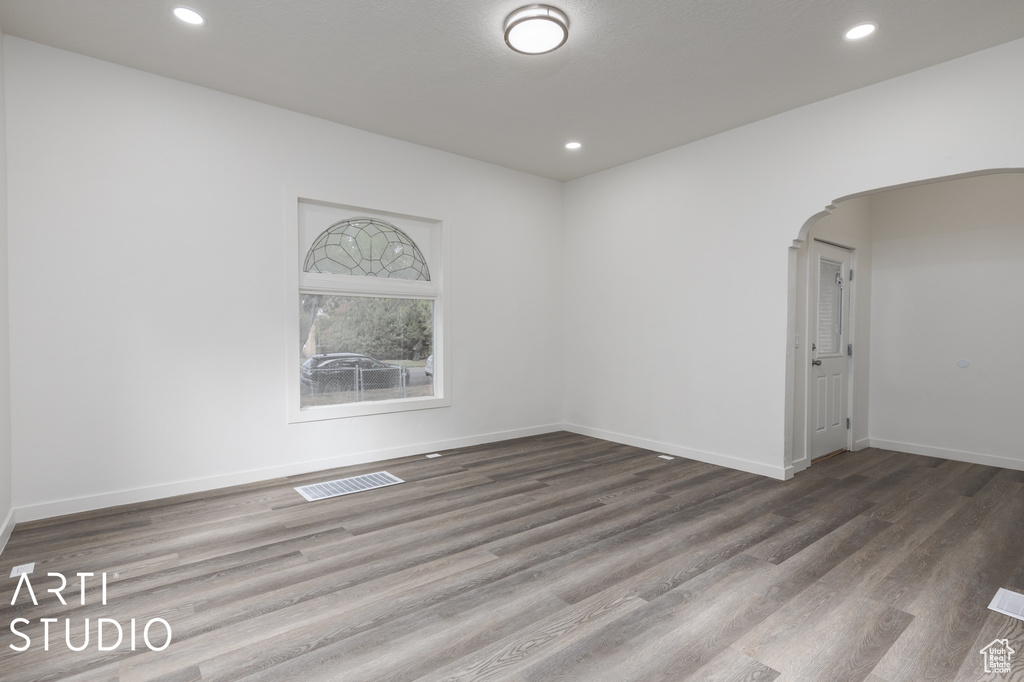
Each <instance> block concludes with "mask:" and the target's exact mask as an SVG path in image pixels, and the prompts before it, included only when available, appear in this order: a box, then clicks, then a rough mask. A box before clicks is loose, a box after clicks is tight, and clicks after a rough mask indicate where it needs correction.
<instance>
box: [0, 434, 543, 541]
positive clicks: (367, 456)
mask: <svg viewBox="0 0 1024 682" xmlns="http://www.w3.org/2000/svg"><path fill="white" fill-rule="evenodd" d="M562 430H563V425H562V424H548V425H544V426H534V427H529V428H523V429H512V430H509V431H496V432H493V433H482V434H477V435H474V436H465V437H463V438H453V439H450V440H445V441H437V442H433V443H417V444H414V445H408V446H403V447H399V448H389V449H386V450H371V451H367V452H359V453H350V454H346V455H340V456H338V457H329V458H327V459H317V460H310V461H306V462H296V463H293V464H288V465H285V466H279V467H269V468H265V469H252V470H248V471H240V472H237V473H234V474H226V475H223V476H209V477H205V478H195V479H189V480H185V481H176V482H174V483H165V484H160V485H154V486H146V487H141V488H132V489H129V490H118V491H115V492H110V493H101V494H99V495H89V496H84V497H76V498H70V499H65V500H55V501H53V502H43V503H41V504H33V505H27V506H24V507H16V508H15V509H14V510H12V515H13V519H14V520H15V521H16V522H17V523H23V522H26V521H37V520H39V519H48V518H52V517H55V516H64V515H66V514H77V513H80V512H87V511H93V510H95V509H105V508H107V507H117V506H120V505H122V504H134V503H136V502H149V501H152V500H159V499H162V498H165V497H174V496H176V495H189V494H192V493H200V492H206V491H209V490H216V489H218V488H227V487H230V486H234V485H244V484H246V483H258V482H260V481H268V480H272V479H275V478H283V477H285V476H297V475H301V474H309V473H313V472H316V471H323V470H326V469H336V468H338V467H344V466H352V465H356V464H367V463H369V462H378V461H384V460H389V459H396V458H398V457H409V456H412V455H419V454H426V453H430V452H437V451H438V450H451V449H454V448H465V447H472V446H474V445H483V444H484V443H494V442H498V441H503V440H511V439H513V438H523V437H526V436H539V435H541V434H545V433H552V432H554V431H562ZM9 521H10V518H9ZM10 526H11V529H13V526H14V524H13V523H10ZM7 532H8V536H9V535H10V530H8V531H7Z"/></svg>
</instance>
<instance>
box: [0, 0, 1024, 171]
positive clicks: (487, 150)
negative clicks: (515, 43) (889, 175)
mask: <svg viewBox="0 0 1024 682" xmlns="http://www.w3.org/2000/svg"><path fill="white" fill-rule="evenodd" d="M182 4H185V5H187V6H189V7H193V8H194V9H196V10H198V11H200V12H201V13H202V14H203V15H204V16H205V17H206V18H207V24H206V25H205V26H202V27H199V28H195V27H190V26H187V25H185V24H182V23H181V22H179V21H177V20H176V19H174V18H173V17H172V16H171V14H170V10H171V8H172V7H174V6H175V3H173V2H171V1H170V0H167V1H165V0H89V1H88V2H84V1H83V0H0V26H2V27H3V30H4V32H5V33H7V34H10V35H15V36H19V37H22V38H26V39H28V40H33V41H36V42H39V43H43V44H46V45H52V46H54V47H59V48H62V49H66V50H70V51H73V52H78V53H81V54H85V55H89V56H92V57H97V58H99V59H104V60H107V61H110V62H114V63H117V64H123V65H126V66H130V67H134V68H138V69H142V70H145V71H150V72H152V73H156V74H160V75H164V76H169V77H171V78H176V79H179V80H182V81H187V82H190V83H196V84H199V85H203V86H207V87H211V88H215V89H217V90H222V91H224V92H229V93H233V94H237V95H241V96H243V97H248V98H251V99H254V100H258V101H261V102H267V103H269V104H274V105H277V106H281V107H285V108H288V109H292V110H295V111H299V112H303V113H306V114H311V115H314V116H318V117H321V118H325V119H328V120H332V121H337V122H339V123H344V124H346V125H349V126H353V127H356V128H361V129H363V130H368V131H372V132H376V133H380V134H383V135H388V136H390V137H395V138H398V139H402V140H408V141H411V142H416V143H419V144H422V145H426V146H429V147H434V148H437V149H443V150H446V151H449V152H453V153H456V154H461V155H463V156H468V157H472V158H476V159H482V160H484V161H489V162H492V163H496V164H499V165H502V166H507V167H509V168H514V169H518V170H523V171H527V172H530V173H535V174H537V175H542V176H546V177H549V178H554V179H557V180H569V179H573V178H577V177H580V176H583V175H587V174H589V173H593V172H596V171H599V170H603V169H606V168H610V167H612V166H616V165H619V164H622V163H625V162H628V161H632V160H635V159H638V158H641V157H644V156H648V155H650V154H653V153H656V152H660V151H664V150H666V149H670V148H672V147H676V146H678V145H681V144H685V143H687V142H692V141H694V140H697V139H700V138H703V137H707V136H709V135H713V134H715V133H718V132H722V131H724V130H728V129H730V128H734V127H737V126H740V125H743V124H746V123H750V122H752V121H755V120H759V119H762V118H765V117H768V116H771V115H773V114H776V113H780V112H782V111H786V110H788V109H793V108H795V107H798V106H802V105H804V104H809V103H811V102H815V101H819V100H821V99H824V98H827V97H830V96H833V95H836V94H839V93H842V92H847V91H849V90H853V89H856V88H859V87H862V86H865V85H869V84H871V83H876V82H879V81H882V80H885V79H888V78H892V77H894V76H898V75H900V74H904V73H908V72H910V71H915V70H917V69H920V68H923V67H926V66H930V65H933V64H937V63H940V62H943V61H947V60H950V59H954V58H956V57H959V56H963V55H965V54H969V53H971V52H976V51H978V50H981V49H984V48H987V47H991V46H994V45H998V44H1001V43H1004V42H1008V41H1010V40H1014V39H1017V38H1021V37H1024V2H1022V1H1021V0H970V1H968V0H899V1H898V2H897V1H893V0H831V1H828V2H824V1H822V0H603V1H597V0H557V1H554V2H552V3H551V4H554V5H555V6H557V7H560V8H561V9H563V10H564V11H566V12H567V14H568V15H569V21H570V35H569V41H568V43H566V45H565V46H564V47H562V48H561V49H560V50H558V51H556V52H554V53H551V54H548V55H539V56H527V55H521V54H517V53H515V52H513V51H511V50H509V49H508V47H507V46H506V45H505V43H504V41H503V40H502V31H501V28H502V21H503V19H504V18H505V16H506V15H508V13H509V12H511V11H512V10H513V9H515V8H516V7H519V6H521V5H523V4H529V3H528V2H521V1H519V0H401V1H399V0H187V2H185V1H183V2H182ZM865 20H873V21H876V22H878V23H879V24H880V29H879V31H878V33H877V34H876V35H874V36H872V37H871V38H868V39H867V40H865V41H862V42H860V43H851V42H847V41H844V40H843V39H842V33H843V31H845V29H847V28H849V27H850V26H852V25H853V24H855V23H858V22H861V21H865ZM569 140H578V141H580V142H582V143H583V148H582V149H580V150H578V151H575V152H570V151H567V150H565V149H564V148H563V145H564V144H565V142H568V141H569Z"/></svg>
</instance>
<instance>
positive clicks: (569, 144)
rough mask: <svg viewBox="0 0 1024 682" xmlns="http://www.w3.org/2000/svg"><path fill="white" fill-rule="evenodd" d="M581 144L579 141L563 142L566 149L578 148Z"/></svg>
mask: <svg viewBox="0 0 1024 682" xmlns="http://www.w3.org/2000/svg"><path fill="white" fill-rule="evenodd" d="M582 146H583V145H582V144H580V143H579V142H566V143H565V148H566V149H579V148H580V147H582Z"/></svg>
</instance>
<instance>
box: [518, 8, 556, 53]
mask: <svg viewBox="0 0 1024 682" xmlns="http://www.w3.org/2000/svg"><path fill="white" fill-rule="evenodd" d="M568 38H569V18H568V17H567V16H565V12H563V11H562V10H560V9H555V8H554V7H551V6H550V5H527V6H526V7H520V8H519V9H517V10H516V11H515V12H512V14H510V15H508V17H506V18H505V42H506V43H508V46H509V47H511V48H512V49H513V50H515V51H516V52H521V53H522V54H544V53H545V52H551V51H552V50H557V49H558V48H560V47H561V46H562V45H564V44H565V41H566V40H567V39H568Z"/></svg>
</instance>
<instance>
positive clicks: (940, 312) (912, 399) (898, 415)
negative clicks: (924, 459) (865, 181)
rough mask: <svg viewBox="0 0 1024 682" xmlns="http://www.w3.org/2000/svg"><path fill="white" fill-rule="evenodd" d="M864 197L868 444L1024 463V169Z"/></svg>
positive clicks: (1017, 465)
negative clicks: (868, 257)
mask: <svg viewBox="0 0 1024 682" xmlns="http://www.w3.org/2000/svg"><path fill="white" fill-rule="evenodd" d="M1017 136H1018V137H1020V133H1019V132H1018V134H1017ZM870 199H871V216H872V217H871V225H872V230H873V237H874V273H873V284H874V293H873V297H872V335H871V348H872V370H871V391H870V405H871V407H870V410H871V443H872V445H874V446H877V447H884V448H887V449H893V450H900V451H903V452H914V453H918V454H927V455H936V456H940V457H948V458H952V459H960V460H964V461H973V462H979V463H983V464H991V465H995V466H1005V467H1012V468H1017V469H1024V448H1022V446H1021V439H1020V425H1019V422H1020V418H1021V413H1022V410H1024V392H1022V389H1021V387H1022V386H1024V354H1022V353H1021V342H1022V340H1024V173H1009V174H1000V175H988V176H983V177H976V178H968V179H961V180H955V181H950V182H941V183H934V184H928V185H922V186H918V187H912V188H907V189H901V190H898V191H892V192H883V193H880V194H877V195H875V196H872V197H871V198H870ZM961 359H965V360H968V361H969V363H970V364H969V366H968V367H966V368H961V367H959V366H958V364H957V363H958V361H959V360H961Z"/></svg>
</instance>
